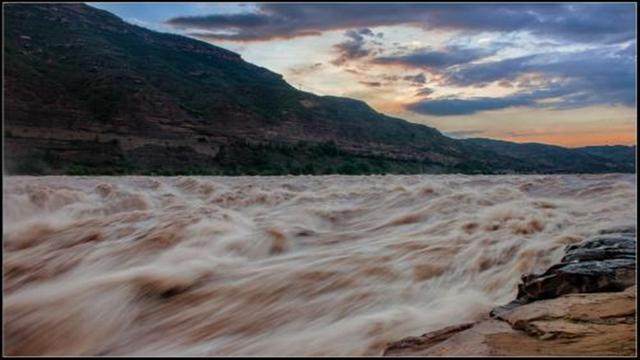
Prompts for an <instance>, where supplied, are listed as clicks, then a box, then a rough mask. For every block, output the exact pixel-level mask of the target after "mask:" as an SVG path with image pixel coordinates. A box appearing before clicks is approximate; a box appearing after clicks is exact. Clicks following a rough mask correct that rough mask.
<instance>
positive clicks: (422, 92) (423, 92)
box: [416, 87, 434, 97]
mask: <svg viewBox="0 0 640 360" xmlns="http://www.w3.org/2000/svg"><path fill="white" fill-rule="evenodd" d="M433 93H434V90H433V89H431V88H428V87H423V88H422V89H420V90H418V91H417V92H416V96H422V97H428V96H429V95H431V94H433Z"/></svg>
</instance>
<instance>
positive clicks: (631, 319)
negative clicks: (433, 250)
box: [384, 226, 637, 356]
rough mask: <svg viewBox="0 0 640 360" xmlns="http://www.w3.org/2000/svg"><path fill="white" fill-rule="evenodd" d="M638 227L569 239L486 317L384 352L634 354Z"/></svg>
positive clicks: (394, 345) (406, 341) (405, 341)
mask: <svg viewBox="0 0 640 360" xmlns="http://www.w3.org/2000/svg"><path fill="white" fill-rule="evenodd" d="M635 267H636V229H635V226H633V227H625V228H616V229H607V230H602V231H600V232H599V234H598V235H596V236H594V237H593V238H591V239H588V240H586V241H584V242H582V243H580V244H574V245H569V246H567V248H566V249H565V256H564V257H563V258H562V260H561V262H560V263H559V264H557V265H554V266H552V267H550V268H549V269H548V270H547V271H545V272H544V273H542V274H531V275H524V276H523V277H522V282H521V284H520V285H519V286H518V295H517V297H516V299H515V300H514V301H512V302H510V303H509V304H507V305H504V306H499V307H497V308H495V309H493V310H492V311H491V313H490V314H489V316H487V318H485V319H483V320H481V321H478V322H475V323H465V324H460V325H455V326H450V327H447V328H444V329H441V330H437V331H433V332H429V333H426V334H424V335H422V336H418V337H409V338H405V339H402V340H400V341H397V342H393V343H391V344H389V345H388V346H387V348H386V350H385V351H384V355H385V356H457V355H476V356H488V355H514V356H521V355H534V356H535V355H539V356H540V355H576V356H580V355H582V356H584V355H634V354H635V351H636V346H635V340H636V335H635V313H636V289H637V288H636V286H635V282H636V281H635V275H636V271H635Z"/></svg>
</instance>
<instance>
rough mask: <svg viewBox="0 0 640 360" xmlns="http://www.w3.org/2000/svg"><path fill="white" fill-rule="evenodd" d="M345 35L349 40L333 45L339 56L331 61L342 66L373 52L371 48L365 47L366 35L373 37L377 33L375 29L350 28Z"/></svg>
mask: <svg viewBox="0 0 640 360" xmlns="http://www.w3.org/2000/svg"><path fill="white" fill-rule="evenodd" d="M344 35H345V36H346V37H347V38H349V40H347V41H344V42H341V43H339V44H336V45H334V46H333V48H334V49H335V50H336V51H337V52H338V57H337V58H335V59H334V60H332V61H331V63H332V64H334V65H336V66H340V65H342V64H344V63H346V62H348V61H351V60H354V59H359V58H363V57H365V56H368V55H369V54H371V52H372V51H371V50H370V49H367V48H365V47H364V46H365V44H366V39H365V37H373V36H375V34H374V33H373V31H371V30H370V29H367V28H363V29H359V30H348V31H346V32H345V33H344Z"/></svg>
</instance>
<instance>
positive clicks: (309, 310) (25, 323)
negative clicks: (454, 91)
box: [2, 174, 637, 356]
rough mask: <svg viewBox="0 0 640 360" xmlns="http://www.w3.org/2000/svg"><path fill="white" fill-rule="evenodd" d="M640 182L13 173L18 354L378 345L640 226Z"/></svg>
mask: <svg viewBox="0 0 640 360" xmlns="http://www.w3.org/2000/svg"><path fill="white" fill-rule="evenodd" d="M635 183H636V177H635V175H633V174H630V175H621V174H607V175H554V176H547V175H539V176H538V175H534V176H531V175H528V176H510V175H502V176H462V175H438V176H433V175H420V176H414V175H412V176H288V177H287V176H282V177H137V176H131V177H129V176H127V177H65V176H60V177H16V176H11V177H5V178H4V187H3V200H4V201H3V220H4V229H3V234H2V235H3V249H4V252H3V253H4V255H3V279H4V288H3V300H4V305H3V313H4V337H5V338H4V349H5V353H6V354H8V355H43V354H44V355H137V356H140V355H193V356H199V355H259V356H268V355H283V356H289V355H308V356H313V355H316V356H323V355H325V356H326V355H331V356H337V355H380V354H381V353H382V351H383V349H384V347H385V345H386V344H387V343H388V342H390V341H395V340H398V339H401V338H403V337H406V336H412V335H420V334H422V333H424V332H427V331H430V330H436V329H438V328H441V327H443V326H447V325H453V324H457V323H460V322H465V321H471V320H475V319H478V318H480V317H482V316H485V315H486V313H487V312H488V311H489V310H490V309H491V308H492V307H493V306H495V305H500V304H503V303H506V302H508V301H510V300H511V299H513V297H514V296H515V293H516V287H517V283H518V281H519V278H520V275H521V274H523V273H528V272H536V271H542V270H545V269H546V268H547V267H548V266H550V265H552V264H553V263H555V262H557V261H559V260H560V258H561V257H562V254H563V248H564V246H565V245H567V244H571V243H576V242H580V241H581V240H583V239H584V238H586V237H589V236H591V235H593V234H594V233H595V232H596V231H598V230H599V229H603V228H610V227H615V226H623V225H635V224H636V216H637V214H636V210H635V205H636V190H635Z"/></svg>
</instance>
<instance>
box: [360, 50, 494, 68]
mask: <svg viewBox="0 0 640 360" xmlns="http://www.w3.org/2000/svg"><path fill="white" fill-rule="evenodd" d="M495 52H496V50H492V49H486V48H461V47H459V46H448V47H447V48H446V49H444V50H443V51H435V50H431V49H429V48H423V49H419V50H415V51H413V52H411V53H409V54H405V55H396V56H382V57H377V58H375V59H373V60H372V62H373V63H375V64H381V65H389V64H393V65H403V66H406V67H414V68H425V69H433V68H435V69H441V68H447V67H450V66H453V65H459V64H466V63H469V62H472V61H474V60H478V59H481V58H484V57H487V56H490V55H493V54H495Z"/></svg>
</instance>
